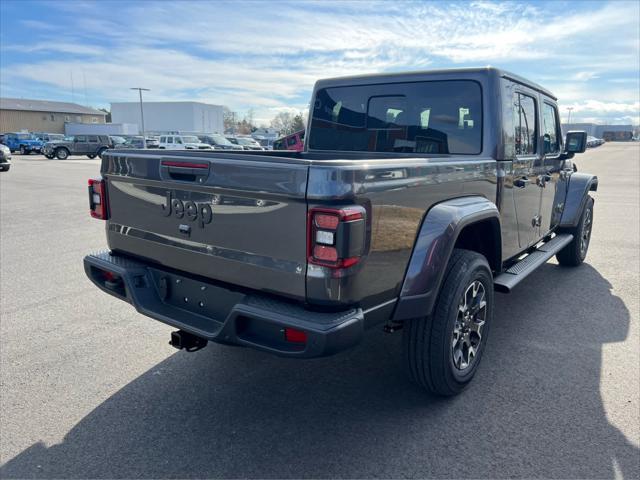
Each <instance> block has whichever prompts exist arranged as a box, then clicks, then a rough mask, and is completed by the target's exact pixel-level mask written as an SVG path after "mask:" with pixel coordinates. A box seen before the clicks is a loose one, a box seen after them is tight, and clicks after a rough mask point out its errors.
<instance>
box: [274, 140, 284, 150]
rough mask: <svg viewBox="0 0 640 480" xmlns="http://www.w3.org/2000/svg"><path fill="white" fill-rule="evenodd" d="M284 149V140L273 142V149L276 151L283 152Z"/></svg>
mask: <svg viewBox="0 0 640 480" xmlns="http://www.w3.org/2000/svg"><path fill="white" fill-rule="evenodd" d="M283 147H284V145H283V142H282V140H276V141H275V142H273V149H274V150H282V149H283Z"/></svg>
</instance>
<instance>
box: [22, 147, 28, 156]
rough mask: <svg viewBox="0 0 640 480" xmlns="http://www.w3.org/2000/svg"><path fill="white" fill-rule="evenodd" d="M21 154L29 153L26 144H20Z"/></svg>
mask: <svg viewBox="0 0 640 480" xmlns="http://www.w3.org/2000/svg"><path fill="white" fill-rule="evenodd" d="M20 155H28V152H27V149H26V148H24V145H20Z"/></svg>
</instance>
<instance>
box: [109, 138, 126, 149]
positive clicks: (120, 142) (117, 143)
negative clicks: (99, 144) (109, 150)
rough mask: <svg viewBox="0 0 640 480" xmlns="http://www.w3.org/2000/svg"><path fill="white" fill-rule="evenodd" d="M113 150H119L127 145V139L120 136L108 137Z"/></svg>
mask: <svg viewBox="0 0 640 480" xmlns="http://www.w3.org/2000/svg"><path fill="white" fill-rule="evenodd" d="M109 140H111V144H112V145H113V148H121V147H123V146H124V145H125V144H126V143H127V139H126V138H125V137H123V136H121V135H109Z"/></svg>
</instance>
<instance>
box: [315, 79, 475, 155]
mask: <svg viewBox="0 0 640 480" xmlns="http://www.w3.org/2000/svg"><path fill="white" fill-rule="evenodd" d="M309 148H310V149H313V150H333V151H363V152H399V153H444V154H466V155H476V154H479V153H480V152H481V151H482V90H481V87H480V85H479V84H478V83H477V82H475V81H472V80H448V81H430V82H407V83H390V84H377V85H359V86H348V87H330V88H325V89H320V90H318V92H317V93H316V97H315V103H314V108H313V114H312V118H311V130H310V134H309Z"/></svg>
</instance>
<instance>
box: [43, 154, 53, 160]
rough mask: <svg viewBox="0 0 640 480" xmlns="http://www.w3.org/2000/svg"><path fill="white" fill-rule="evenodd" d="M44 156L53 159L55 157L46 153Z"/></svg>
mask: <svg viewBox="0 0 640 480" xmlns="http://www.w3.org/2000/svg"><path fill="white" fill-rule="evenodd" d="M45 157H47V158H48V159H49V160H53V159H54V158H55V155H51V154H48V155H45Z"/></svg>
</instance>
